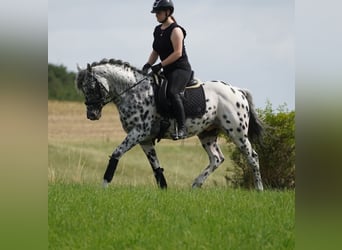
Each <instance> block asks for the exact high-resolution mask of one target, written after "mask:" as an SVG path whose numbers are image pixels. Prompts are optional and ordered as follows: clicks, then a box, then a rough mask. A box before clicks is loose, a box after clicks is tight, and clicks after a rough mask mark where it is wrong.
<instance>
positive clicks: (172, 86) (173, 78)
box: [165, 69, 192, 99]
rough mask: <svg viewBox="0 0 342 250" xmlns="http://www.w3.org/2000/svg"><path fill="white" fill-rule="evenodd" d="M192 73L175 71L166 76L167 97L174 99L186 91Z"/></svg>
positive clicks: (189, 71)
mask: <svg viewBox="0 0 342 250" xmlns="http://www.w3.org/2000/svg"><path fill="white" fill-rule="evenodd" d="M191 74H192V71H191V70H184V69H175V70H173V71H171V72H167V74H165V76H166V78H167V80H168V87H167V95H168V97H169V98H171V99H173V97H174V96H175V95H176V94H179V93H181V92H183V91H184V89H185V87H186V85H187V83H188V82H189V81H190V77H191Z"/></svg>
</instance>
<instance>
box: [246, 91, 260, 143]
mask: <svg viewBox="0 0 342 250" xmlns="http://www.w3.org/2000/svg"><path fill="white" fill-rule="evenodd" d="M240 91H241V92H242V93H243V95H244V96H245V97H246V99H247V101H248V104H249V128H248V137H249V138H250V139H251V140H252V142H254V143H259V144H261V141H262V137H263V135H264V132H265V125H264V124H263V122H262V121H261V120H260V118H259V117H258V114H257V112H256V110H255V108H254V103H253V98H252V94H251V93H250V92H249V90H247V89H240Z"/></svg>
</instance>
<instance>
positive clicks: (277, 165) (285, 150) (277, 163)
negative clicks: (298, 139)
mask: <svg viewBox="0 0 342 250" xmlns="http://www.w3.org/2000/svg"><path fill="white" fill-rule="evenodd" d="M258 115H259V117H260V118H261V120H262V121H263V122H264V124H265V135H264V137H263V141H262V144H260V145H258V144H256V145H253V147H254V149H255V151H256V152H257V153H258V155H259V161H260V172H261V177H262V180H263V184H264V186H265V187H266V188H275V189H289V188H294V187H295V137H294V135H295V112H294V111H291V112H288V110H287V108H286V105H283V106H280V107H279V108H278V109H277V112H274V111H273V109H272V105H271V103H269V102H268V103H267V105H266V108H265V110H258ZM231 158H232V159H233V161H234V162H235V163H236V165H235V166H234V167H235V169H234V172H233V174H230V175H228V174H227V176H226V179H227V181H228V182H230V184H232V185H233V186H236V187H244V188H254V180H253V172H252V170H251V168H250V167H249V165H248V164H247V161H246V159H245V157H244V156H243V155H242V154H241V153H240V150H239V149H238V148H237V147H234V149H233V151H232V155H231Z"/></svg>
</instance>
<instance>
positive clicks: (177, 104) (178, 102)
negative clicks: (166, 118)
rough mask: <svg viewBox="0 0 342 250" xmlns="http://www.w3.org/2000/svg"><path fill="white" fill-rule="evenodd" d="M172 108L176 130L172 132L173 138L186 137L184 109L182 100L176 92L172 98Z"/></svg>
mask: <svg viewBox="0 0 342 250" xmlns="http://www.w3.org/2000/svg"><path fill="white" fill-rule="evenodd" d="M172 108H173V110H174V112H175V115H176V120H177V125H178V126H177V127H178V131H175V133H174V134H172V138H173V139H174V140H178V139H184V138H186V137H187V131H186V128H185V111H184V106H183V101H182V98H181V96H180V94H176V95H175V96H174V97H173V99H172Z"/></svg>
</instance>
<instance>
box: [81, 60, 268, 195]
mask: <svg viewBox="0 0 342 250" xmlns="http://www.w3.org/2000/svg"><path fill="white" fill-rule="evenodd" d="M77 69H78V72H77V75H76V80H75V83H76V88H77V89H78V90H79V91H80V92H81V93H83V95H84V97H85V105H86V110H87V111H86V113H87V118H88V119H90V120H98V119H100V117H101V110H102V108H103V106H104V105H106V104H108V103H114V104H115V105H116V107H117V109H118V112H119V115H120V121H121V124H122V127H123V129H124V130H125V132H126V133H127V136H126V138H125V139H124V140H123V142H122V143H121V144H120V145H118V146H117V147H116V148H115V150H114V151H113V153H112V155H111V156H110V158H109V162H108V165H107V168H106V171H105V173H104V176H103V186H104V187H107V186H108V185H109V183H110V182H111V181H112V179H113V176H114V173H115V170H116V168H117V165H118V162H119V160H120V158H121V157H122V156H123V155H124V154H125V153H126V152H127V151H129V150H130V149H131V148H132V147H134V146H136V145H138V144H139V145H140V146H141V148H142V150H143V152H144V153H145V155H146V157H147V159H148V161H149V163H150V165H151V167H152V170H153V173H154V176H155V179H156V182H157V186H158V187H159V188H161V189H165V188H167V182H166V179H165V177H164V174H163V171H164V169H163V168H162V167H161V166H160V164H159V160H158V157H157V154H156V151H155V147H154V146H155V142H154V140H155V139H156V136H157V134H158V132H159V127H160V123H161V121H163V120H165V119H167V120H168V121H169V122H170V123H171V124H173V125H175V123H176V121H175V119H174V118H172V117H169V118H165V117H163V116H162V115H161V114H160V113H159V112H158V109H157V104H156V98H155V96H156V93H155V92H154V87H153V86H154V82H155V75H153V74H151V73H146V72H143V71H141V70H140V69H138V68H136V67H134V66H131V65H130V64H129V63H127V62H123V61H121V60H115V59H110V60H108V59H103V60H101V61H100V62H93V63H92V64H91V65H90V64H89V63H88V64H87V67H86V68H84V69H81V68H80V67H79V66H77ZM201 86H202V87H203V89H204V93H205V104H206V108H205V112H204V114H203V115H202V116H201V117H193V118H189V117H187V118H186V122H185V125H186V129H187V132H188V134H187V138H188V137H192V136H195V135H197V136H198V138H199V140H200V142H201V144H202V146H203V148H204V150H205V151H206V153H207V154H208V157H209V165H208V166H207V167H206V168H205V169H204V170H203V171H202V172H201V173H200V175H199V176H198V177H197V178H195V179H194V181H193V183H192V187H193V188H196V187H201V186H202V185H203V183H204V181H205V180H206V179H207V178H208V176H209V175H210V174H211V173H212V172H214V171H215V170H216V169H217V168H218V167H219V166H220V165H221V164H222V163H223V161H224V155H223V154H222V151H221V149H220V147H219V145H218V143H217V138H218V135H219V133H220V132H221V131H222V132H223V133H225V134H226V135H228V137H229V138H230V139H231V140H232V142H234V144H235V145H236V146H237V147H238V148H239V149H240V151H241V152H242V153H243V155H244V156H245V158H246V159H247V162H248V164H249V165H250V167H251V168H252V170H253V174H254V184H255V188H256V190H258V191H262V190H263V184H262V179H261V174H260V169H259V159H258V154H257V152H256V151H255V150H254V149H253V148H252V145H251V141H250V140H252V141H253V140H255V141H257V140H260V139H261V138H262V134H263V131H264V125H263V122H262V121H261V120H260V118H259V117H258V116H257V113H256V111H255V108H254V104H253V100H252V95H251V93H250V92H249V91H248V90H247V89H241V88H238V87H235V86H232V85H231V84H229V83H225V82H223V81H205V82H201ZM174 127H177V126H176V125H175V126H169V127H168V128H167V130H166V132H165V133H164V134H163V135H162V139H172V138H171V134H172V133H173V132H174Z"/></svg>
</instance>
